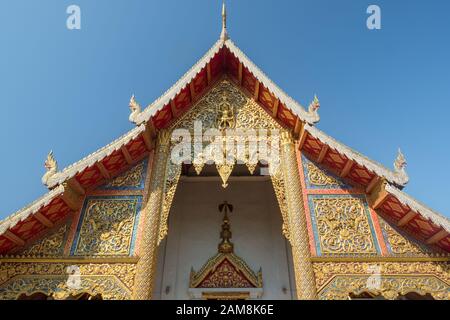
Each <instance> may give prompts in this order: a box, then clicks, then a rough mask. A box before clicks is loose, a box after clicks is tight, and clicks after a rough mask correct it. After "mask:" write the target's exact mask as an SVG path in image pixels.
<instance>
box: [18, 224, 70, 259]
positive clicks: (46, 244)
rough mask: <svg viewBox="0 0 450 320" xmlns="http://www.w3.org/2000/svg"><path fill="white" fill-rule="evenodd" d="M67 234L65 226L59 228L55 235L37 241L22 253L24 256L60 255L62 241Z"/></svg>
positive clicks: (61, 252)
mask: <svg viewBox="0 0 450 320" xmlns="http://www.w3.org/2000/svg"><path fill="white" fill-rule="evenodd" d="M66 232H67V224H64V225H63V226H61V227H60V228H59V229H58V230H56V232H55V233H53V234H51V235H49V236H47V237H46V238H44V239H42V240H39V241H38V242H37V243H35V244H33V245H32V246H31V247H29V248H28V249H26V250H24V251H23V252H22V255H25V256H57V255H62V254H63V250H64V240H65V236H66Z"/></svg>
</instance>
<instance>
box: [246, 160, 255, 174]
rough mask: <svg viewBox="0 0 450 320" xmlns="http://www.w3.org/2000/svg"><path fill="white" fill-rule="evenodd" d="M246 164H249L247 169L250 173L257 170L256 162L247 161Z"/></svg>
mask: <svg viewBox="0 0 450 320" xmlns="http://www.w3.org/2000/svg"><path fill="white" fill-rule="evenodd" d="M245 165H246V166H247V169H248V171H249V172H250V174H253V173H254V172H255V169H256V165H257V164H256V163H246V164H245Z"/></svg>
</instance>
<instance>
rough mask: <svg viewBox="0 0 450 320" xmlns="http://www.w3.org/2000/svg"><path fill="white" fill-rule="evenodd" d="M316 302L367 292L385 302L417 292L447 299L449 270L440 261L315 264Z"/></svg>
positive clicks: (445, 264) (449, 287) (344, 298)
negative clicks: (317, 298) (317, 295)
mask: <svg viewBox="0 0 450 320" xmlns="http://www.w3.org/2000/svg"><path fill="white" fill-rule="evenodd" d="M313 268H314V273H315V275H316V284H317V290H318V292H319V299H323V300H329V299H339V300H346V299H350V298H351V295H359V294H362V293H370V294H372V295H375V296H382V297H383V298H385V299H391V300H392V299H397V298H398V297H399V296H401V295H406V294H408V293H417V294H419V295H422V296H423V295H426V294H429V295H431V296H432V297H433V298H434V299H439V300H448V299H450V285H449V283H450V269H449V264H448V261H444V262H381V261H380V262H376V261H374V262H316V263H314V264H313Z"/></svg>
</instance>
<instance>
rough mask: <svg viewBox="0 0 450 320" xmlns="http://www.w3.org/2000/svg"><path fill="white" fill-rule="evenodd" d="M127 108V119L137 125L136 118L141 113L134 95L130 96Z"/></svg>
mask: <svg viewBox="0 0 450 320" xmlns="http://www.w3.org/2000/svg"><path fill="white" fill-rule="evenodd" d="M128 106H129V107H130V111H131V113H130V116H129V118H128V119H129V120H130V122H133V123H137V121H136V117H137V116H138V115H139V114H140V113H141V105H140V104H139V103H138V102H136V99H135V97H134V94H133V95H132V96H131V98H130V103H129V104H128Z"/></svg>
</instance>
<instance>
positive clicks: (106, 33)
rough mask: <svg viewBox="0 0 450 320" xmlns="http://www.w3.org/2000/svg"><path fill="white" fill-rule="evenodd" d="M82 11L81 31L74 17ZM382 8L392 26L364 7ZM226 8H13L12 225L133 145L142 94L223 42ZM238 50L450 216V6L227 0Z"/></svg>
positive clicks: (2, 35)
mask: <svg viewBox="0 0 450 320" xmlns="http://www.w3.org/2000/svg"><path fill="white" fill-rule="evenodd" d="M71 4H76V5H79V6H80V8H81V30H68V29H67V28H66V19H67V16H68V15H67V14H66V8H67V7H68V6H69V5H71ZM370 4H377V5H379V6H380V8H381V10H382V29H381V30H376V31H370V30H368V29H367V27H366V19H367V17H368V15H367V13H366V9H367V7H368V6H369V5H370ZM220 7H221V2H220V1H219V0H217V1H214V0H196V1H179V0H178V1H173V0H170V1H169V0H164V1H148V0H126V1H125V0H115V1H107V0H96V1H91V0H90V1H88V0H71V1H63V0H40V1H33V0H28V1H23V0H2V1H1V2H0V41H1V50H0V114H1V116H0V145H1V148H2V152H1V154H2V157H0V165H1V168H2V169H3V170H2V171H1V182H2V183H1V184H0V193H1V195H2V196H1V199H2V201H1V202H0V218H4V217H6V216H7V215H9V214H11V213H13V212H14V211H16V210H18V209H20V208H21V207H23V206H24V205H26V204H28V203H29V202H31V201H33V200H35V199H36V198H37V197H39V196H40V195H42V194H44V193H45V192H46V189H45V187H44V186H42V185H41V182H40V179H41V176H42V174H43V173H44V167H43V162H44V159H45V157H46V155H47V153H48V151H49V150H50V149H52V150H53V151H54V153H55V156H56V158H57V160H58V162H59V166H60V168H63V167H65V166H67V165H69V164H71V163H73V162H75V161H77V160H79V159H80V158H82V157H84V156H86V155H87V154H89V153H91V152H93V151H95V150H96V149H98V148H100V147H102V146H103V145H105V144H107V143H109V142H111V141H112V140H113V139H115V138H117V137H118V136H120V135H122V134H123V133H125V132H126V131H128V130H129V129H130V128H132V124H131V123H129V122H128V115H129V109H128V101H129V98H130V96H131V94H132V93H134V94H136V96H137V99H138V101H140V102H141V104H144V105H146V104H148V103H150V102H152V101H153V100H154V99H156V98H157V97H159V96H160V95H161V94H162V93H163V92H164V91H165V90H166V89H167V88H169V87H170V86H171V85H172V84H173V83H174V82H175V81H176V80H178V78H179V77H180V76H181V75H183V74H184V72H185V71H187V69H188V68H190V67H191V66H192V65H193V64H194V63H195V62H196V61H197V59H199V58H200V57H201V56H202V55H203V54H204V53H205V52H206V51H207V50H208V49H209V48H210V47H211V46H212V45H213V43H214V42H215V41H216V40H217V39H218V37H219V33H220V24H221V22H220ZM227 8H228V30H229V34H230V36H231V38H232V39H233V41H234V42H235V43H236V44H237V45H238V46H239V47H240V48H241V49H242V50H243V51H244V52H245V53H246V54H247V56H249V57H250V59H252V60H253V61H254V62H255V63H256V64H257V65H258V66H259V67H260V68H261V69H262V70H264V72H265V73H266V74H267V75H268V76H269V77H270V78H271V79H272V80H274V81H275V82H276V83H277V84H278V85H279V86H280V87H281V88H283V89H284V90H285V91H286V92H287V93H288V94H290V95H291V96H292V97H293V98H294V99H296V100H297V101H299V102H300V103H301V104H303V105H307V104H308V103H309V102H310V100H311V99H312V97H313V96H314V94H315V93H317V94H318V96H319V98H320V101H321V109H320V114H321V121H320V123H319V124H318V127H319V128H320V129H322V130H324V131H325V132H327V133H328V134H330V135H332V136H333V137H335V138H336V139H338V140H340V141H342V142H344V143H346V144H347V145H349V146H351V147H352V148H354V149H356V150H358V151H360V152H362V153H363V154H365V155H367V156H369V157H371V158H372V159H374V160H376V161H379V162H381V163H382V164H384V165H386V166H388V167H390V168H391V167H392V162H393V160H394V158H395V156H396V152H397V148H398V147H401V148H402V150H403V152H404V154H405V155H406V157H407V159H408V173H409V175H410V183H409V184H408V186H407V187H406V189H405V190H406V191H407V192H408V193H410V194H411V195H413V196H414V197H416V198H417V199H419V200H420V201H421V202H424V203H426V204H427V205H428V206H430V207H431V208H433V209H435V210H437V211H439V212H441V213H443V214H445V215H447V216H450V205H449V201H448V196H449V191H450V190H449V189H450V188H449V186H448V183H449V181H450V172H449V170H448V168H447V166H446V164H447V163H448V162H449V161H450V150H449V148H448V147H449V142H448V141H449V139H450V129H449V125H448V118H449V116H450V111H449V110H450V105H449V104H450V102H449V101H450V62H449V60H448V57H449V56H450V42H449V40H448V39H449V33H450V19H448V12H450V2H449V1H444V0H433V1H425V0H415V1H408V0H396V1H388V0H386V1H382V0H371V1H365V0H341V1H331V0H329V1H325V0H304V1H298V0H296V1H275V0H271V1H269V0H258V1H256V0H245V1H242V0H241V1H237V0H229V1H227Z"/></svg>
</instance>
